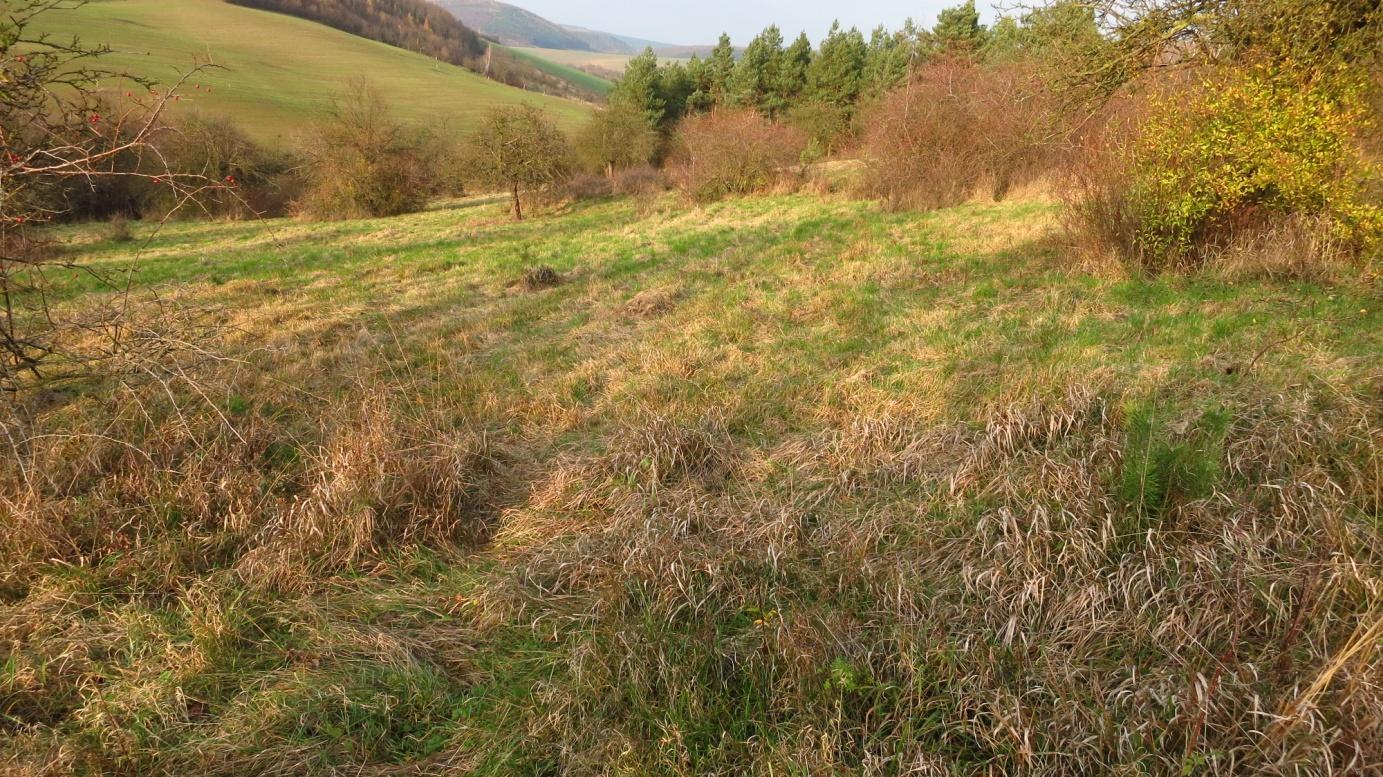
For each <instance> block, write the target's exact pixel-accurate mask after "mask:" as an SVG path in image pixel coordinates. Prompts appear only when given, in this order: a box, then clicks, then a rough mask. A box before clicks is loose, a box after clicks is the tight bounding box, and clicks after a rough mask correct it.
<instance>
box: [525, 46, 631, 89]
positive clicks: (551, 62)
mask: <svg viewBox="0 0 1383 777" xmlns="http://www.w3.org/2000/svg"><path fill="white" fill-rule="evenodd" d="M505 48H507V49H508V50H509V51H511V52H513V54H514V56H515V57H517V58H518V59H521V60H523V61H524V62H528V63H530V64H532V65H533V66H534V67H536V68H538V69H539V70H541V71H543V72H544V73H547V74H548V75H551V76H555V77H557V78H560V79H562V80H563V81H566V82H567V83H570V84H574V85H576V86H578V87H580V88H582V89H587V90H589V91H591V92H594V93H595V94H598V95H600V96H601V97H604V96H605V95H607V94H609V93H610V90H611V89H614V88H615V84H614V82H613V81H610V80H608V79H604V78H601V77H600V76H598V75H596V74H594V73H588V72H586V71H585V70H582V69H580V68H578V67H573V66H571V65H567V64H563V63H562V62H560V61H558V60H556V59H551V58H548V57H547V56H544V54H545V53H546V52H547V51H548V49H521V48H512V47H505ZM559 53H562V54H575V53H580V52H565V51H563V52H559ZM592 56H607V57H621V58H624V59H627V58H626V57H624V56H623V55H620V54H605V55H600V54H593V55H592Z"/></svg>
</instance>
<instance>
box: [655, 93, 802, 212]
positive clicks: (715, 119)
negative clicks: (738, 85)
mask: <svg viewBox="0 0 1383 777" xmlns="http://www.w3.org/2000/svg"><path fill="white" fill-rule="evenodd" d="M677 137H678V149H677V151H676V153H675V154H674V162H673V166H672V169H671V176H672V180H673V182H674V183H675V184H676V186H677V187H678V188H679V189H681V190H682V191H683V192H685V193H686V194H687V195H688V196H690V197H691V198H692V199H694V200H697V201H698V202H708V201H712V200H718V199H721V198H723V197H728V196H733V195H745V194H753V193H755V192H761V191H766V190H768V189H770V188H772V187H773V186H774V185H775V184H776V183H777V182H778V181H779V180H780V179H781V178H782V177H783V175H784V174H785V173H786V172H787V171H789V169H790V168H792V167H793V166H794V165H797V164H798V163H799V161H800V157H801V154H802V149H803V148H805V147H806V138H805V136H804V135H803V134H802V133H801V132H800V131H799V130H796V129H794V128H792V127H788V126H786V125H782V124H776V123H774V122H772V121H770V120H768V119H766V118H764V117H762V116H760V115H759V114H757V113H755V112H754V111H752V110H729V109H717V110H715V111H712V112H710V113H707V114H704V115H701V116H694V117H691V118H688V119H685V120H683V122H682V124H681V126H680V127H679V130H678V136H677Z"/></svg>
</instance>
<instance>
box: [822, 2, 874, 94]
mask: <svg viewBox="0 0 1383 777" xmlns="http://www.w3.org/2000/svg"><path fill="white" fill-rule="evenodd" d="M868 53H869V47H868V45H867V44H866V43H865V42H864V35H862V34H861V33H860V31H859V30H857V29H855V28H853V27H852V28H850V30H848V31H845V30H842V29H841V28H840V22H835V23H833V24H832V25H831V31H830V33H828V34H827V35H826V39H825V40H824V41H822V42H821V51H820V52H819V53H818V54H817V56H816V59H814V60H813V61H812V64H811V67H810V68H809V69H808V70H807V93H808V96H809V97H810V98H811V99H813V100H816V101H818V102H822V103H826V104H829V105H834V106H836V107H839V108H849V107H850V106H853V105H854V104H855V101H856V100H857V99H858V98H859V96H860V89H861V86H862V81H863V76H864V63H865V59H866V58H867V56H868Z"/></svg>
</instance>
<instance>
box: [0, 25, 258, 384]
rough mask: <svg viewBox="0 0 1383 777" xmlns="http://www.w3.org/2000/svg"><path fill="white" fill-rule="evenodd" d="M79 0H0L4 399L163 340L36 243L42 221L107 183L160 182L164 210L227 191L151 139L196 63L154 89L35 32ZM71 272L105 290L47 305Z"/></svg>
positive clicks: (110, 282) (117, 294)
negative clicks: (87, 301)
mask: <svg viewBox="0 0 1383 777" xmlns="http://www.w3.org/2000/svg"><path fill="white" fill-rule="evenodd" d="M85 3H86V0H6V6H7V9H6V10H7V13H6V14H5V16H4V17H3V18H0V392H4V393H6V394H9V395H13V394H15V393H18V392H20V391H22V390H24V389H26V388H31V387H34V386H39V385H49V384H51V383H52V382H54V381H61V380H65V379H70V378H72V377H76V376H79V375H85V374H90V373H91V372H92V371H93V370H94V369H95V368H96V367H97V366H98V365H99V364H101V363H103V362H104V363H107V364H117V363H125V364H128V363H129V362H128V357H129V356H130V355H131V354H132V353H133V352H134V350H138V349H151V350H152V351H153V352H154V354H155V355H157V353H159V352H162V351H163V350H164V349H166V348H167V347H169V346H168V344H167V343H166V342H163V343H158V344H155V343H154V342H153V341H152V340H151V339H150V338H149V337H148V336H147V335H148V334H149V331H148V330H146V329H144V328H142V327H141V326H140V325H138V324H137V323H136V322H134V321H133V320H132V319H131V318H130V315H129V314H130V307H131V300H130V297H129V294H128V285H127V281H124V282H122V280H121V278H120V277H117V276H116V275H112V274H109V273H106V272H102V271H100V270H98V269H97V268H94V267H92V266H89V265H87V264H83V263H81V262H80V261H79V260H76V259H73V258H69V257H65V256H64V255H63V254H62V252H61V251H59V250H56V249H55V248H54V247H53V246H52V245H51V244H50V243H49V242H48V241H46V240H44V239H43V237H42V230H41V227H42V226H43V225H44V224H47V223H50V222H53V221H56V220H60V219H63V218H65V217H68V216H70V215H71V214H72V213H73V212H74V209H75V207H76V202H77V201H78V200H80V199H81V198H82V197H83V196H89V195H92V194H93V193H97V192H98V190H99V189H100V187H101V185H102V184H103V183H107V182H109V181H112V180H122V181H127V182H138V183H140V185H142V186H153V187H159V188H162V189H164V190H165V194H166V195H167V198H166V201H168V202H171V203H172V204H171V207H170V211H173V210H177V209H180V208H182V207H184V206H187V205H189V204H194V203H196V202H197V201H198V198H199V197H200V196H201V195H202V194H204V193H206V192H208V191H210V190H227V189H230V188H231V185H230V183H228V182H222V181H212V180H209V179H208V178H206V177H205V176H203V175H201V174H190V173H181V172H178V171H177V170H175V169H173V168H172V167H171V166H170V165H169V163H168V161H167V160H166V159H164V158H163V157H162V155H161V154H160V153H159V150H158V148H157V145H156V144H155V143H154V142H153V140H154V139H155V137H156V136H157V135H158V134H159V133H160V132H162V131H164V127H163V125H162V123H161V118H162V116H163V113H164V111H165V108H166V107H167V106H168V105H169V104H170V103H172V102H173V101H174V100H177V99H180V98H179V97H178V96H177V92H178V88H179V87H180V86H181V85H182V83H183V82H184V81H186V80H187V78H189V77H191V76H192V75H193V74H195V73H197V72H199V71H200V70H202V69H204V68H202V67H198V68H193V69H192V70H191V71H190V72H189V73H188V74H187V75H186V76H184V77H183V79H181V80H180V81H178V82H177V83H174V84H172V85H171V86H170V87H169V88H164V89H160V88H159V87H158V86H157V85H155V84H153V83H152V82H149V81H147V80H144V79H140V78H134V77H131V76H128V75H126V74H124V73H121V72H119V71H116V70H112V69H108V68H103V67H101V66H100V59H101V57H102V56H103V55H104V54H106V53H107V52H108V51H109V48H108V47H106V46H100V45H88V44H86V43H84V42H83V41H81V40H80V39H77V38H73V39H70V40H62V39H58V38H55V37H54V36H52V35H48V34H42V33H36V32H34V31H33V30H34V27H35V24H34V22H35V21H36V20H37V19H39V18H40V17H41V16H42V15H43V14H45V13H48V12H50V11H54V10H59V9H74V8H77V7H80V6H81V5H84V4H85ZM107 196H108V195H107ZM168 215H171V213H168V214H164V217H165V219H166V218H167V216H168ZM73 272H76V273H80V274H84V275H86V276H88V277H90V278H94V279H96V281H97V282H98V283H99V284H100V285H102V286H103V287H105V288H107V289H108V290H109V291H111V292H113V293H112V294H110V295H105V299H106V301H105V302H104V303H101V304H92V305H87V306H84V309H83V310H81V311H79V312H74V311H62V312H60V311H59V310H58V308H57V307H56V306H54V305H53V304H51V303H52V294H53V289H54V286H53V283H54V280H55V279H56V278H57V277H58V276H59V275H61V276H70V275H71V274H72V273H73ZM144 363H146V364H147V363H149V362H148V361H145V362H144Z"/></svg>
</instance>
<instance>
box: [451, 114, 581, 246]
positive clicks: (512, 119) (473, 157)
mask: <svg viewBox="0 0 1383 777" xmlns="http://www.w3.org/2000/svg"><path fill="white" fill-rule="evenodd" d="M569 158H570V149H569V147H568V145H567V138H566V136H565V135H563V134H562V131H561V130H560V129H558V128H557V126H556V125H554V124H553V123H552V122H550V121H548V119H547V118H546V117H545V116H544V115H543V113H542V111H540V110H538V109H537V108H534V107H532V106H528V105H524V106H517V107H515V106H506V107H501V108H496V109H494V110H493V111H491V112H490V114H489V115H488V116H487V117H486V118H485V122H484V124H482V125H481V127H480V129H479V130H478V131H477V132H476V133H475V135H474V136H472V137H471V148H470V164H471V167H472V172H473V174H474V175H475V176H476V177H477V178H478V179H479V180H480V181H481V182H482V183H484V184H487V185H490V186H497V187H503V188H504V189H505V191H508V192H509V194H510V196H511V197H512V198H513V213H514V219H515V220H516V221H521V220H522V219H523V202H522V201H521V199H520V198H521V193H522V192H523V191H525V190H529V189H534V188H539V187H542V186H546V185H548V184H550V183H553V182H554V181H558V180H561V179H562V177H563V176H565V175H566V174H567V171H568V169H569V167H570V162H569Z"/></svg>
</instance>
